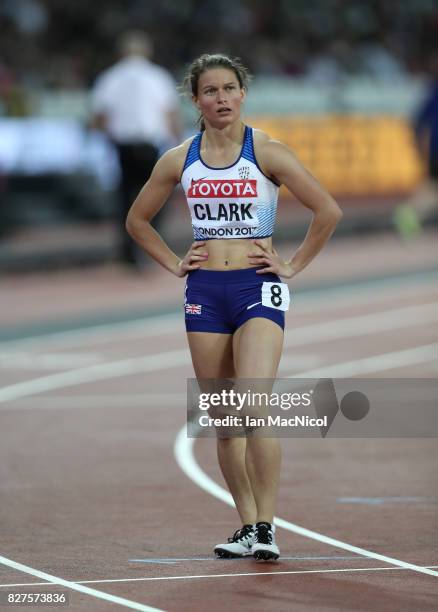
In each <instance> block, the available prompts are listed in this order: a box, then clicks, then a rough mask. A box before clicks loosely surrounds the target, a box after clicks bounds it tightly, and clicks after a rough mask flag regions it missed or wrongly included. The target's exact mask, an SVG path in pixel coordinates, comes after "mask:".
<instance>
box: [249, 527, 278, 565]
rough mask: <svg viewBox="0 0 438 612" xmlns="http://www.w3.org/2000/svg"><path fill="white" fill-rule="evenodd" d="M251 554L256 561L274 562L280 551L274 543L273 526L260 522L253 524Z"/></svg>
mask: <svg viewBox="0 0 438 612" xmlns="http://www.w3.org/2000/svg"><path fill="white" fill-rule="evenodd" d="M252 554H253V555H254V559H257V561H275V560H276V559H278V557H279V556H280V549H279V548H278V546H277V544H276V543H275V525H271V523H265V522H260V523H256V524H255V529H254V544H253V545H252Z"/></svg>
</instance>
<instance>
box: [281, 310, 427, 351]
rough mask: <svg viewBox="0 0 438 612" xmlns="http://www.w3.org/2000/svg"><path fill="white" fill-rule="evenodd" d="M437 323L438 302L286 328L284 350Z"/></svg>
mask: <svg viewBox="0 0 438 612" xmlns="http://www.w3.org/2000/svg"><path fill="white" fill-rule="evenodd" d="M435 321H438V302H433V303H432V304H424V305H418V306H408V307H406V308H396V309H392V310H388V311H383V312H378V313H372V314H369V315H360V316H355V317H345V318H342V319H333V320H330V321H324V322H323V323H313V324H312V325H307V326H305V327H298V328H297V329H294V328H293V325H292V326H291V327H289V328H288V330H287V333H286V334H285V339H284V345H285V346H300V345H302V344H306V345H307V344H315V343H317V344H319V343H320V342H326V341H328V340H337V339H338V338H353V337H358V336H365V335H368V334H369V333H372V334H376V333H378V332H386V331H391V330H394V329H399V328H400V327H403V326H405V325H409V326H410V327H414V326H417V325H425V324H427V323H433V322H435Z"/></svg>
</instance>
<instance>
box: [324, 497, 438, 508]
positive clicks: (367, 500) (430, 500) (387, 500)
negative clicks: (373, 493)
mask: <svg viewBox="0 0 438 612" xmlns="http://www.w3.org/2000/svg"><path fill="white" fill-rule="evenodd" d="M336 501H337V502H338V503H339V504H364V505H368V506H380V505H382V504H413V503H414V504H436V503H438V497H409V496H399V497H338V498H337V500H336Z"/></svg>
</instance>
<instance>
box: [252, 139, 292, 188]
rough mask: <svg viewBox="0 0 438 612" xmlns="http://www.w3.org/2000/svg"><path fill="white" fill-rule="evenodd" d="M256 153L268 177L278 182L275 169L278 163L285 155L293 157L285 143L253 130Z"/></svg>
mask: <svg viewBox="0 0 438 612" xmlns="http://www.w3.org/2000/svg"><path fill="white" fill-rule="evenodd" d="M253 139H254V152H255V155H256V158H257V162H258V164H259V166H260V168H261V169H262V171H263V172H264V174H266V175H267V176H269V177H271V178H272V179H273V180H276V181H277V180H278V178H277V177H276V172H275V169H276V167H277V165H278V161H279V160H281V158H282V157H284V156H285V155H286V156H288V155H292V156H293V153H292V151H291V150H290V149H289V147H287V146H286V145H285V144H284V143H282V142H280V141H279V140H275V139H274V138H272V137H271V136H270V135H269V134H267V133H266V132H264V131H263V130H259V129H256V128H253Z"/></svg>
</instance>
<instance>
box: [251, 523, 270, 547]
mask: <svg viewBox="0 0 438 612" xmlns="http://www.w3.org/2000/svg"><path fill="white" fill-rule="evenodd" d="M255 538H256V541H257V542H258V543H259V544H272V529H271V525H270V524H269V523H258V525H257V529H256V532H255Z"/></svg>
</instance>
